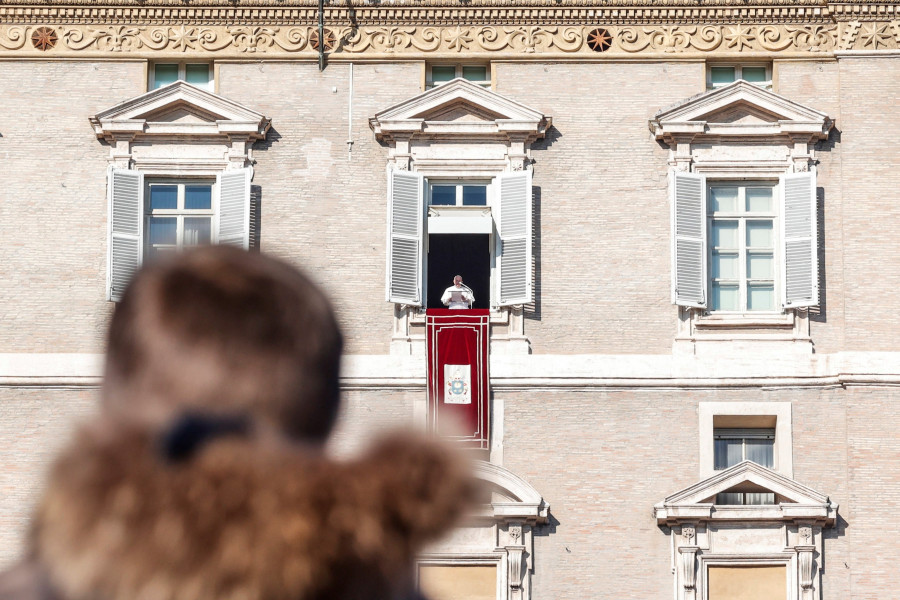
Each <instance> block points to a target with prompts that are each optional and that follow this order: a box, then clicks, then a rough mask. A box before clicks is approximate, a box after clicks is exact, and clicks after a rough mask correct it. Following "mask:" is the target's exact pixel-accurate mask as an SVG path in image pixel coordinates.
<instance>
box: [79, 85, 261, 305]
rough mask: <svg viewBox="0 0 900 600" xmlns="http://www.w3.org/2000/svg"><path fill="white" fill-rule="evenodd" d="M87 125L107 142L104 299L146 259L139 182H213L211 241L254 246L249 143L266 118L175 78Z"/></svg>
mask: <svg viewBox="0 0 900 600" xmlns="http://www.w3.org/2000/svg"><path fill="white" fill-rule="evenodd" d="M188 116H193V117H194V118H183V117H188ZM90 123H91V125H92V127H93V129H94V133H95V135H96V136H97V138H98V139H102V140H104V141H106V142H107V144H108V145H109V155H108V158H107V162H108V168H107V179H108V184H107V202H108V206H109V208H108V215H109V218H108V219H107V239H108V250H107V251H108V268H107V299H108V300H110V301H112V302H117V301H118V300H120V299H121V295H122V293H123V292H124V289H125V287H126V286H127V283H128V281H129V280H130V278H131V276H132V275H133V273H134V272H135V271H136V269H137V268H138V267H139V266H140V265H141V263H142V262H143V259H144V256H145V254H146V240H145V236H144V225H145V219H146V216H147V203H146V201H145V198H144V196H145V178H153V179H214V180H215V182H216V183H215V184H214V185H213V195H214V200H213V202H214V206H213V225H212V226H213V229H214V231H213V233H212V235H211V237H212V238H213V239H215V240H216V243H220V244H230V245H237V246H241V247H243V248H250V247H251V246H252V245H254V244H256V243H258V239H256V240H254V239H252V238H254V230H253V227H252V222H251V221H252V219H251V214H250V213H251V211H252V205H251V193H250V181H251V180H252V177H253V167H252V166H251V165H252V164H253V158H252V146H253V144H254V143H255V142H256V141H257V140H260V139H264V138H265V137H266V134H267V132H268V129H269V127H270V119H268V118H267V117H265V116H264V115H262V114H261V113H258V112H256V111H254V110H251V109H249V108H247V107H245V106H243V105H241V104H239V103H237V102H234V101H231V100H229V99H227V98H224V97H222V96H219V95H217V94H214V93H212V92H210V91H208V90H206V89H202V88H199V87H197V86H194V85H191V84H189V83H187V82H185V81H177V82H175V83H172V84H170V85H166V86H164V87H161V88H157V89H155V90H151V91H149V92H146V93H144V94H141V95H139V96H137V97H135V98H131V99H129V100H126V101H124V102H121V103H119V104H117V105H115V106H113V107H111V108H109V109H107V110H104V111H101V112H100V113H98V114H96V115H94V116H92V117H90ZM223 216H227V218H224V219H223V218H222V217H223ZM216 230H218V231H216Z"/></svg>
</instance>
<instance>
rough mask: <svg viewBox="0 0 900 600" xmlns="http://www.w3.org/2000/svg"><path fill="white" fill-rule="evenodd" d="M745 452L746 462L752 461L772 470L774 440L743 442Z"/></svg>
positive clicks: (773, 463) (749, 440)
mask: <svg viewBox="0 0 900 600" xmlns="http://www.w3.org/2000/svg"><path fill="white" fill-rule="evenodd" d="M744 444H745V448H746V451H747V460H752V461H753V462H755V463H756V464H758V465H762V466H764V467H768V468H770V469H771V468H772V467H773V466H774V465H775V462H774V460H775V454H774V450H775V440H754V439H748V440H744Z"/></svg>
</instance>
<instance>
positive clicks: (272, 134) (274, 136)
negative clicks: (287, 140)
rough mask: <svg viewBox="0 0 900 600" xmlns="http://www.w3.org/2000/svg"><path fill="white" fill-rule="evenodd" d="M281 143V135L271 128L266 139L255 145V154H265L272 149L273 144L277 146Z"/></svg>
mask: <svg viewBox="0 0 900 600" xmlns="http://www.w3.org/2000/svg"><path fill="white" fill-rule="evenodd" d="M280 141H281V134H280V133H278V130H277V129H275V128H274V127H272V126H271V125H270V126H269V131H267V132H266V139H264V140H259V141H258V142H256V143H255V144H253V151H254V152H265V151H266V150H268V149H269V148H271V147H272V145H273V144H277V143H278V142H280Z"/></svg>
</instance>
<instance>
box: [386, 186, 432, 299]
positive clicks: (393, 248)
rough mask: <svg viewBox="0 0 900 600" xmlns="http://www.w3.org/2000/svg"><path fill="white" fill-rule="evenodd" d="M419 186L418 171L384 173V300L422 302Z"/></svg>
mask: <svg viewBox="0 0 900 600" xmlns="http://www.w3.org/2000/svg"><path fill="white" fill-rule="evenodd" d="M423 186H424V179H423V177H422V176H421V175H419V174H418V173H411V172H409V171H390V172H389V173H388V250H387V257H388V264H387V300H388V302H396V303H398V304H411V305H414V306H421V304H422V239H423V235H422V230H423V227H424V219H425V214H424V202H425V200H424V198H425V194H424V190H423Z"/></svg>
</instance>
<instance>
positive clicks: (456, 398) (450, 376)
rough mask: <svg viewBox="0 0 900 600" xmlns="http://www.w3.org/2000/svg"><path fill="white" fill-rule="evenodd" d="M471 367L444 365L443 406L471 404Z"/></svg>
mask: <svg viewBox="0 0 900 600" xmlns="http://www.w3.org/2000/svg"><path fill="white" fill-rule="evenodd" d="M471 372H472V366H471V365H444V404H471V403H472V385H471V381H470V377H471Z"/></svg>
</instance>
